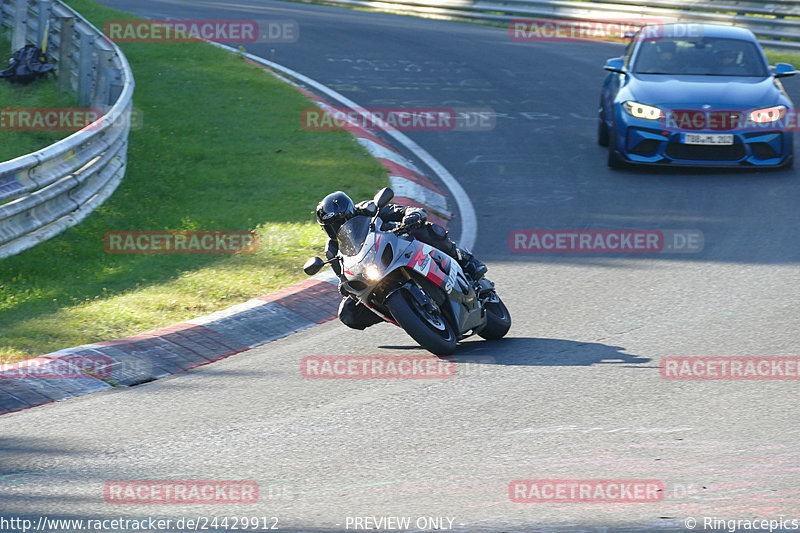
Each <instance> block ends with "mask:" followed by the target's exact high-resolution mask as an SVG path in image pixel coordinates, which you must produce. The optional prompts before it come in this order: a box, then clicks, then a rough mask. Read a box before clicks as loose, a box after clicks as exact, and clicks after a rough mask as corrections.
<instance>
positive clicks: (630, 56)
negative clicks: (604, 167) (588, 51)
mask: <svg viewBox="0 0 800 533" xmlns="http://www.w3.org/2000/svg"><path fill="white" fill-rule="evenodd" d="M604 68H605V70H607V71H609V74H608V76H607V77H606V79H605V82H604V83H603V91H602V95H601V97H600V110H599V113H600V117H599V118H600V120H599V126H598V142H599V143H600V145H602V146H608V165H609V166H610V167H612V168H618V167H621V166H625V165H627V164H631V163H633V164H647V165H667V166H682V165H686V166H713V167H739V166H745V167H746V166H750V167H780V166H786V167H790V166H791V165H792V163H793V159H794V156H793V146H794V139H793V130H795V129H797V127H798V116H797V114H796V111H795V109H794V106H793V104H792V101H791V100H790V99H789V96H788V95H787V94H786V91H785V90H784V89H783V86H782V85H781V82H780V81H779V80H778V78H782V77H785V76H791V75H793V74H796V71H795V69H794V67H793V66H792V65H789V64H787V63H778V64H776V65H775V67H770V65H769V63H768V62H767V59H766V57H765V56H764V52H763V51H762V50H761V47H760V46H759V44H758V41H757V40H756V38H755V36H754V35H753V33H752V32H751V31H750V30H747V29H744V28H738V27H734V26H721V25H711V24H666V25H659V26H645V27H643V28H642V29H640V30H639V31H638V32H637V33H636V34H635V35H634V36H633V37H632V39H631V42H630V43H629V44H628V47H627V48H626V50H625V54H624V55H623V56H622V57H618V58H612V59H609V60H608V61H606V64H605V67H604Z"/></svg>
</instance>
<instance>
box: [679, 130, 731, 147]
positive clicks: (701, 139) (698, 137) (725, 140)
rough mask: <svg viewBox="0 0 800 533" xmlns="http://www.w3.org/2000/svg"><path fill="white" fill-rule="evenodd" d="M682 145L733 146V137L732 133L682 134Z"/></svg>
mask: <svg viewBox="0 0 800 533" xmlns="http://www.w3.org/2000/svg"><path fill="white" fill-rule="evenodd" d="M681 143H683V144H709V145H730V144H733V135H731V134H730V133H681Z"/></svg>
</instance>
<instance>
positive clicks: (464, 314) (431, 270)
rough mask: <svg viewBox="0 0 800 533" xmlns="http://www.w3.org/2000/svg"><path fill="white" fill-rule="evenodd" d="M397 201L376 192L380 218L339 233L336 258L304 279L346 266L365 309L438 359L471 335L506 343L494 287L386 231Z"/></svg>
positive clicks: (505, 316)
mask: <svg viewBox="0 0 800 533" xmlns="http://www.w3.org/2000/svg"><path fill="white" fill-rule="evenodd" d="M393 197H394V193H393V192H392V190H391V189H389V188H388V187H386V188H384V189H381V190H380V191H378V193H377V194H376V195H375V198H374V200H373V201H374V202H375V204H376V206H377V208H378V209H377V212H376V214H375V216H373V217H369V216H355V217H353V218H351V219H350V220H348V221H347V222H345V223H344V224H343V225H342V226H341V228H340V229H339V231H338V233H337V239H338V241H339V253H338V254H337V256H336V257H333V258H331V259H329V260H328V261H323V260H322V259H321V258H319V257H313V258H311V259H309V260H308V261H307V262H306V264H305V265H304V266H303V271H304V272H305V273H306V274H307V275H309V276H313V275H314V274H316V273H318V272H319V271H320V270H321V269H322V267H323V266H325V265H326V264H330V263H332V262H334V261H341V266H342V274H343V276H344V278H345V279H344V280H343V284H344V286H345V288H346V289H347V290H348V291H349V292H350V293H351V294H352V295H353V296H354V297H355V298H356V299H357V300H358V301H359V302H360V303H362V304H364V305H365V306H367V307H368V308H369V309H370V310H372V311H373V312H374V313H376V314H377V315H378V316H379V317H381V318H382V319H384V320H386V321H388V322H391V323H393V324H395V325H397V326H400V327H401V328H403V329H404V330H405V331H406V333H408V334H409V335H410V336H411V337H412V338H413V339H414V340H415V341H417V343H419V344H420V345H421V346H422V347H423V348H425V349H426V350H428V351H430V352H432V353H434V354H436V355H449V354H452V353H453V352H454V351H455V348H456V343H457V342H458V341H459V340H461V339H463V338H465V337H467V336H469V335H472V334H477V335H478V336H480V337H482V338H484V339H499V338H502V337H503V336H504V335H505V334H506V333H507V332H508V330H509V328H510V327H511V315H510V314H509V312H508V309H507V308H506V306H505V304H503V302H502V300H500V297H499V296H498V295H497V292H496V291H495V287H494V283H492V282H491V281H489V280H487V279H486V278H481V279H479V280H473V279H471V278H470V277H469V276H468V275H467V274H465V273H464V271H463V269H462V268H461V265H459V264H458V262H457V261H456V260H455V259H453V258H452V257H450V256H449V255H447V254H445V253H444V252H442V251H440V250H438V249H436V248H434V247H433V246H430V245H428V244H425V243H422V242H419V241H417V240H416V239H414V238H413V237H412V236H410V235H409V234H408V232H409V231H410V230H411V229H413V227H408V226H404V225H402V224H399V223H391V222H390V223H388V224H387V225H393V226H394V227H392V229H390V230H389V231H384V230H382V229H381V228H382V227H384V224H385V223H384V222H383V221H382V220H381V219H380V210H381V208H383V207H385V206H386V205H388V204H389V202H390V201H391V200H392V198H393Z"/></svg>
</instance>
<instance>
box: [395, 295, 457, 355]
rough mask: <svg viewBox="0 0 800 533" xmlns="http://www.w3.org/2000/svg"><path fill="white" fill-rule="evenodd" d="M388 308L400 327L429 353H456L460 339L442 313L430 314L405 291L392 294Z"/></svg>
mask: <svg viewBox="0 0 800 533" xmlns="http://www.w3.org/2000/svg"><path fill="white" fill-rule="evenodd" d="M386 306H387V307H388V308H389V311H390V312H391V313H392V316H393V317H394V319H395V321H396V322H397V323H398V324H399V325H400V327H401V328H403V329H404V330H405V332H406V333H408V334H409V335H411V338H412V339H414V340H415V341H417V342H418V343H419V345H420V346H422V347H423V348H425V349H426V350H428V351H429V352H431V353H433V354H436V355H450V354H452V353H453V352H454V351H455V349H456V342H457V341H458V339H457V337H456V334H455V332H454V331H453V327H452V326H451V325H450V323H449V322H448V321H447V319H445V317H443V316H442V315H441V314H440V313H429V312H428V311H427V310H426V309H424V308H423V307H422V306H420V305H419V303H417V301H416V300H415V299H414V298H413V297H412V296H410V295H409V294H408V293H407V292H406V291H404V290H399V291H397V292H395V293H394V294H392V295H391V296H390V297H389V298H388V299H387V300H386Z"/></svg>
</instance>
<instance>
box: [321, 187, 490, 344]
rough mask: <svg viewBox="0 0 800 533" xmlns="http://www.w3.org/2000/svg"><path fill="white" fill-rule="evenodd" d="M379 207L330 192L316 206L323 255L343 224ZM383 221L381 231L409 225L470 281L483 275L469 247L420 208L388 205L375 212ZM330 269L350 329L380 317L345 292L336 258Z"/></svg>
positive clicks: (329, 253)
mask: <svg viewBox="0 0 800 533" xmlns="http://www.w3.org/2000/svg"><path fill="white" fill-rule="evenodd" d="M377 210H378V207H377V206H376V205H375V202H373V201H372V200H367V201H364V202H359V203H358V204H354V203H353V200H351V199H350V197H349V196H347V195H346V194H345V193H343V192H342V191H336V192H334V193H331V194H329V195H328V196H326V197H325V198H323V199H322V201H321V202H320V203H319V204H318V205H317V222H319V225H320V226H322V229H323V230H324V231H325V234H326V235H328V243H327V245H326V246H325V256H326V257H325V258H326V259H328V260H330V259H333V258H334V257H336V255H337V254H338V253H339V241H338V240H337V238H336V234H337V232H338V231H339V228H341V227H342V225H343V224H344V223H345V222H347V221H348V220H350V219H351V218H353V217H355V216H368V217H373V216H375V214H376V213H377ZM378 216H379V217H380V219H381V220H382V221H383V226H382V227H381V230H382V231H389V230H392V229H394V228H397V227H399V226H403V227H408V228H411V229H410V231H408V234H409V235H411V236H412V237H414V238H415V239H416V240H418V241H420V242H423V243H425V244H429V245H430V246H433V247H434V248H437V249H439V250H441V251H442V252H444V253H446V254H447V255H449V256H450V257H452V258H453V259H455V260H456V261H458V264H459V265H461V268H462V269H464V272H465V273H466V274H467V275H468V276H470V277H471V278H472V279H473V280H478V279H480V278H481V277H483V275H484V274H486V271H487V268H486V265H484V264H483V263H482V262H480V261H478V260H477V259H476V258H475V257H474V256H473V255H472V254H471V253H470V252H469V251H468V250H465V249H463V248H459V247H457V246H456V243H454V242H453V241H451V240H450V239H449V238H448V236H447V230H446V229H444V228H443V227H442V226H440V225H439V224H431V223H430V222H428V221H427V217H428V215H427V213H426V212H425V210H424V209H422V208H419V207H403V206H399V205H393V204H390V205H387V206H386V207H384V208H383V209H381V211H380V214H379V215H378ZM331 268H332V269H333V271H334V272H335V273H336V276H337V277H338V278H339V280H340V281H339V292H340V293H342V295H343V296H344V298H343V299H342V302H341V304H340V305H339V319H340V320H341V321H342V322H343V323H344V324H345V325H347V326H348V327H351V328H353V329H364V328H367V327H369V326H371V325H373V324H377V323H379V322H382V321H383V320H382V319H381V318H380V317H379V316H377V315H376V314H375V313H373V312H372V311H370V310H369V308H367V307H366V306H365V305H363V304H361V303H359V302H358V301H357V300H356V299H355V298H353V297H351V296H350V294H349V293H348V292H347V289H346V285H345V284H344V283H343V282H342V281H343V279H344V278H343V274H342V267H341V264H340V263H339V262H338V261H334V262H333V263H331Z"/></svg>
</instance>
